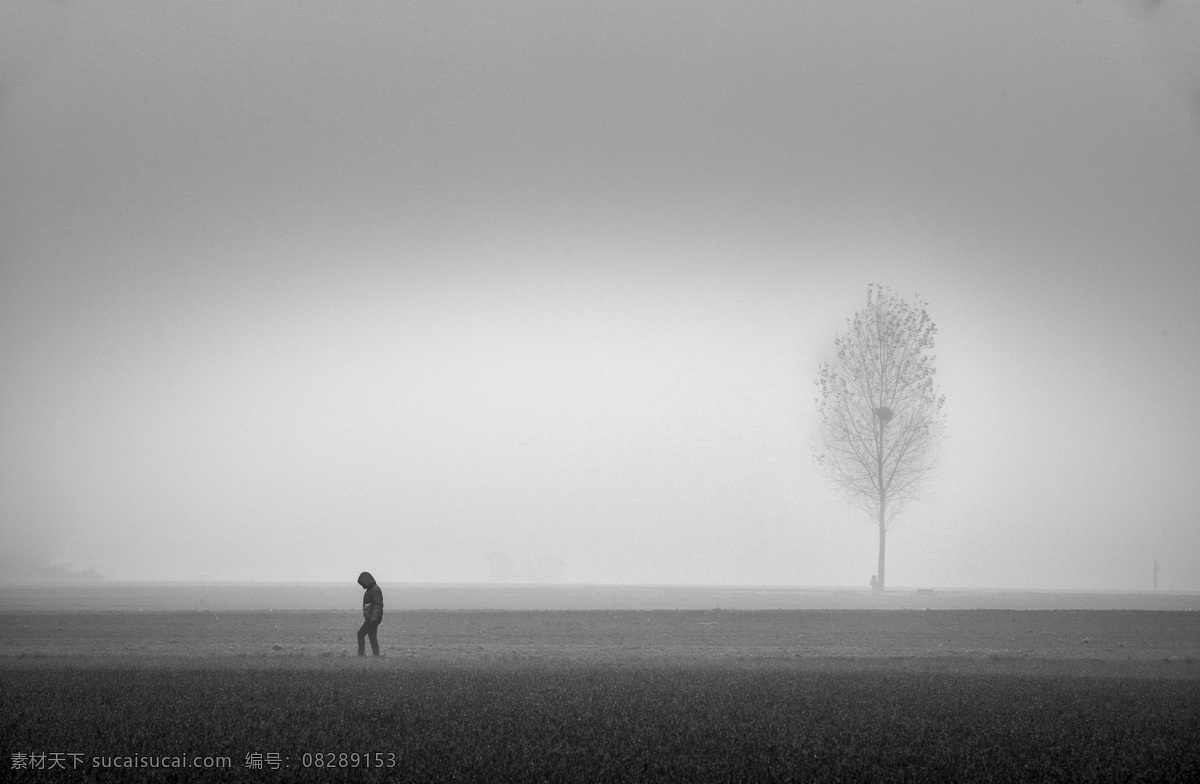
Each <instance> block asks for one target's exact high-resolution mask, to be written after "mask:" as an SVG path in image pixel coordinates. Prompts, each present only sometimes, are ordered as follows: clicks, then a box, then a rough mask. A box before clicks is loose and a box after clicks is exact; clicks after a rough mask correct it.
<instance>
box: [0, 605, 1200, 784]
mask: <svg viewBox="0 0 1200 784" xmlns="http://www.w3.org/2000/svg"><path fill="white" fill-rule="evenodd" d="M354 598H355V599H357V597H354ZM359 618H360V616H359V615H358V614H357V613H356V612H354V611H352V610H345V611H334V610H320V611H301V610H290V611H278V610H272V611H268V610H262V611H255V610H232V611H231V610H157V611H149V612H147V611H141V612H139V611H136V610H134V611H124V610H117V611H114V610H109V611H104V610H94V609H89V610H86V611H62V610H53V609H46V608H41V609H38V610H37V611H10V612H3V613H0V738H2V747H0V752H2V753H3V754H4V759H3V760H2V761H0V764H2V765H3V767H4V772H5V774H6V778H9V780H31V781H32V780H43V779H48V778H51V777H53V778H63V779H66V778H71V779H83V780H105V779H113V780H116V779H120V780H194V779H198V780H209V779H211V780H222V781H227V780H244V781H261V780H264V779H275V780H280V781H290V780H313V781H318V780H330V779H333V780H354V781H357V780H368V779H369V780H377V779H386V780H399V781H452V780H455V781H853V780H870V781H1045V780H1054V781H1189V780H1200V744H1198V743H1197V742H1196V739H1197V738H1200V615H1197V614H1196V613H1192V612H1186V611H1150V610H1118V611H1100V610H968V609H962V610H935V609H931V610H923V609H914V610H902V609H892V610H865V609H860V610H837V609H823V610H717V609H709V610H662V609H643V610H638V609H625V610H575V611H567V610H510V611H505V610H409V611H394V612H390V613H389V615H388V616H387V617H386V618H385V621H384V624H383V626H382V627H381V629H380V638H381V642H382V644H383V649H384V653H385V655H384V656H383V657H381V658H379V659H374V658H371V657H367V658H366V659H359V658H358V657H357V656H356V655H354V654H355V647H356V640H355V631H356V630H357V627H358V623H359ZM51 767H62V768H65V769H66V770H65V771H64V770H57V771H54V772H51V771H50V770H48V769H49V768H51ZM118 768H119V769H118ZM9 774H12V775H11V778H10V777H9Z"/></svg>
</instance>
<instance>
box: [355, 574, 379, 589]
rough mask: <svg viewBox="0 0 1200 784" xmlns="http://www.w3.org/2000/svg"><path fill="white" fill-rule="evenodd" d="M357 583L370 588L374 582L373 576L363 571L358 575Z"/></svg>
mask: <svg viewBox="0 0 1200 784" xmlns="http://www.w3.org/2000/svg"><path fill="white" fill-rule="evenodd" d="M358 584H359V585H361V586H362V587H363V588H370V587H371V586H373V585H374V584H375V578H374V577H372V576H371V573H370V572H363V573H362V574H360V575H359V576H358Z"/></svg>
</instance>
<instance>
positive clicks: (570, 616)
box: [0, 610, 1200, 662]
mask: <svg viewBox="0 0 1200 784" xmlns="http://www.w3.org/2000/svg"><path fill="white" fill-rule="evenodd" d="M358 623H359V617H358V615H357V614H356V613H354V612H352V611H346V612H225V613H215V612H176V613H137V612H134V613H124V612H99V613H97V612H80V613H61V612H60V613H0V658H3V659H7V660H10V661H11V660H14V659H20V658H28V657H37V658H43V657H60V656H65V657H71V658H80V657H83V658H96V657H121V656H143V655H149V656H160V657H179V658H188V657H196V656H204V657H247V656H250V657H261V656H267V657H292V658H299V659H308V658H315V659H323V658H331V657H342V656H345V655H348V654H353V653H354V652H355V647H356V640H355V632H356V630H357V628H358ZM380 637H381V642H382V644H383V646H384V648H385V651H386V652H388V653H389V654H390V655H391V656H392V657H393V658H408V657H411V658H414V659H420V660H445V661H456V660H491V659H495V658H497V657H534V658H549V659H562V660H587V659H594V658H603V659H605V660H614V661H615V660H622V659H624V660H646V659H657V660H669V659H671V658H681V659H697V658H699V659H705V660H713V661H720V660H728V659H731V658H733V659H737V658H742V659H745V658H747V657H749V658H753V659H795V658H801V659H821V658H829V657H839V658H905V657H909V658H913V657H919V658H947V657H952V658H957V659H984V660H988V659H991V660H995V659H1034V660H1043V661H1049V660H1056V661H1063V660H1091V661H1111V662H1122V661H1141V662H1147V661H1159V662H1164V661H1165V662H1171V661H1178V662H1200V615H1198V614H1195V613H1183V612H1146V611H1086V610H1071V611H1062V610H1055V611H1013V610H927V611H882V610H810V611H755V612H743V611H731V610H709V611H648V612H647V611H630V610H623V611H574V612H568V611H561V612H524V611H523V612H504V611H420V612H397V613H391V614H390V615H388V617H387V618H386V619H385V622H384V625H383V627H382V628H381V630H380Z"/></svg>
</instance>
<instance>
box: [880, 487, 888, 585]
mask: <svg viewBox="0 0 1200 784" xmlns="http://www.w3.org/2000/svg"><path fill="white" fill-rule="evenodd" d="M886 533H887V530H886V529H885V528H884V527H883V510H882V508H881V509H880V512H879V592H880V593H883V551H884V536H885V535H886Z"/></svg>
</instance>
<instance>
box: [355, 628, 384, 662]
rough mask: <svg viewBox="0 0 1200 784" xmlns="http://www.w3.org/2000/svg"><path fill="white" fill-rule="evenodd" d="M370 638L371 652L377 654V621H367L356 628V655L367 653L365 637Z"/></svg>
mask: <svg viewBox="0 0 1200 784" xmlns="http://www.w3.org/2000/svg"><path fill="white" fill-rule="evenodd" d="M368 637H370V638H371V653H373V654H375V655H376V656H378V655H379V621H375V622H373V623H372V622H371V621H367V622H365V623H364V624H363V625H362V628H361V629H359V630H358V655H359V656H365V655H366V653H367V638H368Z"/></svg>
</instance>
